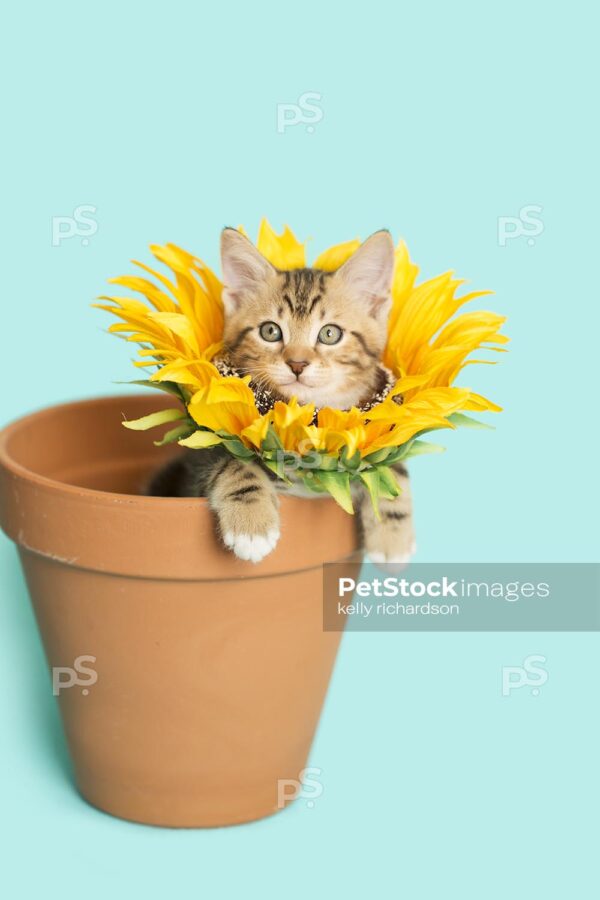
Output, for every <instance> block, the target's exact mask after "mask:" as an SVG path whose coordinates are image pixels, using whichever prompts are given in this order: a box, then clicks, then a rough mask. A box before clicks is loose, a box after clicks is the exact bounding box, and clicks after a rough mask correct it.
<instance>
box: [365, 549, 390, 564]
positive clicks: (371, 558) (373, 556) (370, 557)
mask: <svg viewBox="0 0 600 900" xmlns="http://www.w3.org/2000/svg"><path fill="white" fill-rule="evenodd" d="M366 561H367V562H371V563H384V562H385V561H386V559H385V553H379V552H378V551H377V550H372V551H371V553H368V554H367V556H366Z"/></svg>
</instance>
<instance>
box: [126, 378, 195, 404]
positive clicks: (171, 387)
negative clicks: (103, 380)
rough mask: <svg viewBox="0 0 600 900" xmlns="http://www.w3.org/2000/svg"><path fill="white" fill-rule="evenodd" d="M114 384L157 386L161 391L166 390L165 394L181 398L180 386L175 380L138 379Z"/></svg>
mask: <svg viewBox="0 0 600 900" xmlns="http://www.w3.org/2000/svg"><path fill="white" fill-rule="evenodd" d="M113 384H139V385H141V386H142V387H151V388H156V389H157V390H159V391H164V392H165V394H172V395H173V397H177V398H178V399H181V389H180V386H179V385H178V384H175V382H174V381H150V380H149V379H141V380H139V379H138V380H136V381H115V382H113Z"/></svg>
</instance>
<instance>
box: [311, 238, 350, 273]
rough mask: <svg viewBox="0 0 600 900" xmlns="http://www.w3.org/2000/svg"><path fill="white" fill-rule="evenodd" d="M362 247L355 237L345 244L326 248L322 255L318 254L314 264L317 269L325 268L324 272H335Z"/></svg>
mask: <svg viewBox="0 0 600 900" xmlns="http://www.w3.org/2000/svg"><path fill="white" fill-rule="evenodd" d="M359 247H360V241H359V240H358V238H355V239H354V240H353V241H346V242H345V243H344V244H336V245H335V246H334V247H330V248H329V250H324V251H323V253H321V254H320V256H317V258H316V259H315V261H314V263H313V266H314V268H315V269H323V271H324V272H333V271H334V270H335V269H339V267H340V266H341V265H343V264H344V263H345V262H346V260H347V259H350V257H351V256H352V254H353V253H354V252H355V251H356V250H358V248H359Z"/></svg>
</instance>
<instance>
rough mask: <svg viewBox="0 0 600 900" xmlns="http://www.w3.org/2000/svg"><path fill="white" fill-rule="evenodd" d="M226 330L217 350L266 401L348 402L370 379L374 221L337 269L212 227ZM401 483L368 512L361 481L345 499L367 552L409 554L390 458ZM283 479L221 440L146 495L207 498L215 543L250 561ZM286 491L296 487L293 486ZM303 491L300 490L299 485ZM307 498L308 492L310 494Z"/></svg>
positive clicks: (382, 298)
mask: <svg viewBox="0 0 600 900" xmlns="http://www.w3.org/2000/svg"><path fill="white" fill-rule="evenodd" d="M221 261H222V271H223V280H224V285H225V286H224V290H223V305H224V308H225V330H224V339H223V340H224V351H223V360H225V361H226V363H227V365H229V366H232V367H233V368H234V369H236V370H237V371H238V372H239V373H241V374H243V375H246V374H249V375H251V376H252V386H253V387H254V386H256V387H258V388H265V389H267V390H268V391H269V393H270V395H271V396H272V397H274V398H275V399H282V400H290V399H291V398H292V397H294V396H295V397H297V398H298V400H299V402H300V403H314V404H315V406H316V407H317V408H320V407H323V406H331V407H334V408H337V409H348V408H349V407H351V406H362V405H364V404H365V403H367V402H368V401H369V399H370V398H372V397H373V396H374V394H376V393H377V391H378V390H379V389H380V387H381V382H382V376H383V379H384V381H385V373H384V371H383V370H382V368H381V364H380V360H381V356H382V353H383V350H384V347H385V343H386V339H387V319H388V315H389V311H390V306H391V298H390V289H391V284H392V276H393V270H394V246H393V242H392V238H391V236H390V234H389V232H387V231H378V232H376V233H375V234H373V235H372V236H371V237H370V238H369V239H368V240H367V241H365V242H364V243H363V244H362V245H361V246H360V247H359V249H358V250H356V252H355V253H354V254H353V255H352V256H351V257H350V258H349V259H348V260H347V261H346V262H345V263H344V264H343V265H342V266H341V267H340V268H339V269H337V270H336V271H334V272H323V271H320V270H318V269H308V268H307V269H294V270H292V271H287V272H282V271H279V270H278V269H276V268H274V266H272V265H271V263H269V262H268V261H267V260H266V259H265V258H264V256H262V254H261V253H259V251H258V250H257V249H256V248H255V247H254V245H253V244H252V243H251V242H250V241H249V240H248V239H247V238H246V237H244V236H243V235H242V234H241V233H240V232H238V231H236V230H235V229H233V228H225V229H224V230H223V233H222V236H221ZM395 472H396V475H397V476H398V482H399V484H400V486H401V488H402V493H401V494H400V496H399V497H397V498H396V499H394V500H382V501H381V503H380V513H381V520H379V519H377V518H376V516H375V514H374V512H373V509H372V506H371V502H370V500H369V498H368V496H367V494H366V491H363V490H362V489H360V488H359V489H357V491H356V494H355V508H356V509H357V514H358V516H359V520H360V525H361V532H362V536H363V543H364V546H365V549H366V552H367V554H368V555H369V557H370V558H371V560H373V561H374V562H384V561H387V562H405V561H406V560H407V559H408V558H409V557H410V555H411V554H412V553H413V552H414V533H413V521H412V505H411V498H410V490H409V484H408V473H407V471H406V469H405V468H404V467H403V466H402V465H397V466H396V467H395ZM285 490H286V486H285V485H284V483H283V482H280V481H277V480H276V479H275V478H274V476H271V475H269V474H268V473H267V472H266V471H265V470H264V469H263V468H262V467H261V466H259V465H258V464H254V463H250V464H249V463H243V462H240V461H239V460H236V459H234V457H232V456H231V455H230V454H229V453H228V452H227V451H226V450H224V449H222V448H219V447H215V448H212V449H210V450H197V451H189V453H188V454H187V455H186V456H184V457H182V458H177V459H176V460H175V461H173V462H172V463H170V464H168V465H167V466H166V467H165V468H163V469H162V470H161V471H159V472H158V473H157V474H156V475H155V477H154V478H153V480H152V483H151V485H150V489H149V493H151V494H154V495H156V496H184V497H188V496H202V497H207V498H208V502H209V504H210V506H211V509H212V510H213V511H214V513H215V516H216V519H217V523H218V527H219V532H220V535H221V537H222V540H223V542H224V544H225V545H226V546H227V547H229V548H231V549H232V550H233V552H234V553H235V554H236V556H238V557H240V558H241V559H249V560H252V561H253V562H258V561H259V560H261V559H262V558H263V557H264V556H266V555H267V554H268V553H270V552H271V551H272V550H273V548H274V547H275V545H276V544H277V541H278V539H279V513H278V496H277V494H278V492H280V493H283V492H285ZM296 492H297V491H296ZM307 494H308V492H307ZM310 496H312V497H314V496H315V495H314V494H310Z"/></svg>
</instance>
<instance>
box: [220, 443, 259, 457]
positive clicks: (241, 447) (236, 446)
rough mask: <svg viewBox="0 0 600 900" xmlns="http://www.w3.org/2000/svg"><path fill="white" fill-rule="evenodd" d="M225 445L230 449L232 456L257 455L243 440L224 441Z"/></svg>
mask: <svg viewBox="0 0 600 900" xmlns="http://www.w3.org/2000/svg"><path fill="white" fill-rule="evenodd" d="M223 446H224V447H226V448H227V450H229V452H230V453H231V455H232V456H235V457H236V458H237V459H252V457H253V456H254V455H255V454H254V451H253V450H250V449H249V448H248V447H246V445H245V444H244V443H242V441H236V440H231V441H224V442H223Z"/></svg>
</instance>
